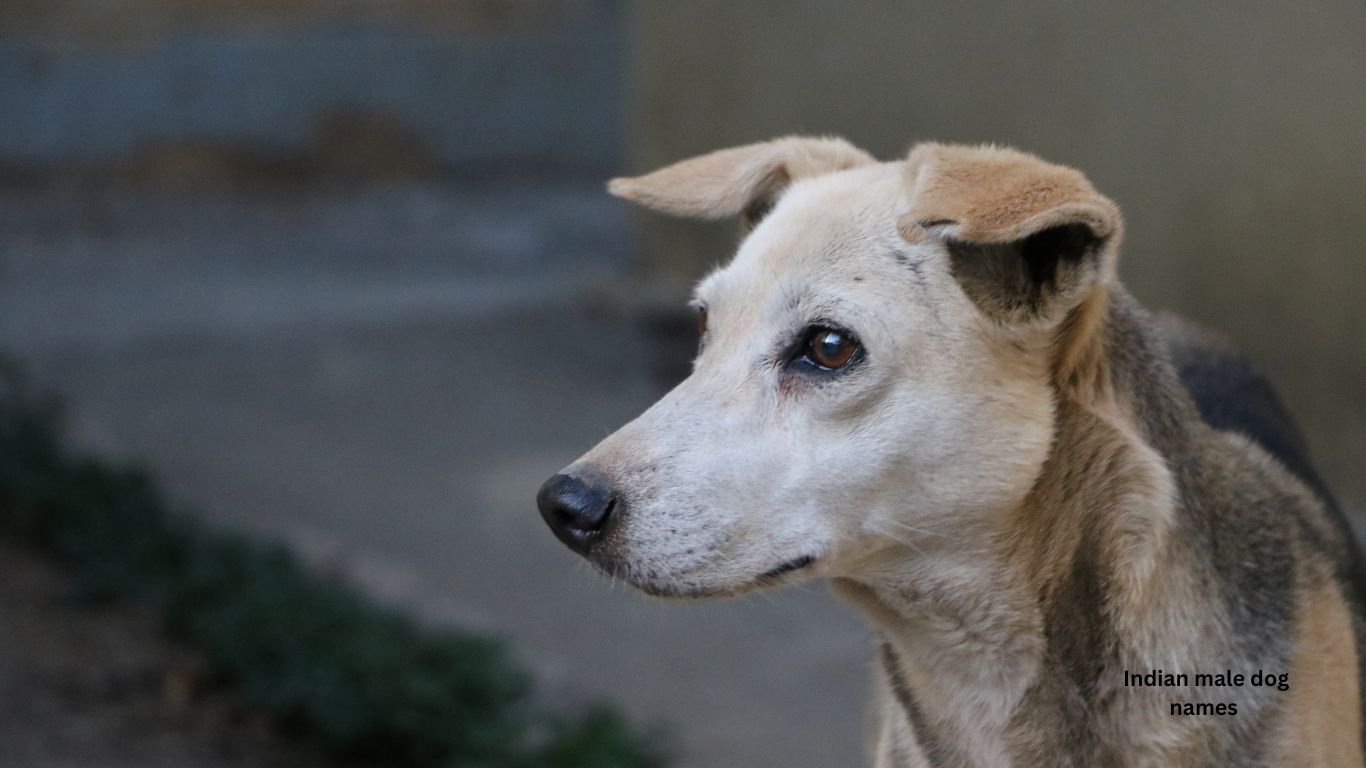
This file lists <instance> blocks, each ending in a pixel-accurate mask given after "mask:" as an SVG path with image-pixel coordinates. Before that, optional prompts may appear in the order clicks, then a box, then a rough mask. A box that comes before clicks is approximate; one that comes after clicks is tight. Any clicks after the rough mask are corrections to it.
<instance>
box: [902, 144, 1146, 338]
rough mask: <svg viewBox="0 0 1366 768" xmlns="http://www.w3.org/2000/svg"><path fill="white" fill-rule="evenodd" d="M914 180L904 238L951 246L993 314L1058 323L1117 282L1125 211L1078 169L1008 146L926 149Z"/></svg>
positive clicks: (969, 288)
mask: <svg viewBox="0 0 1366 768" xmlns="http://www.w3.org/2000/svg"><path fill="white" fill-rule="evenodd" d="M907 174H908V182H909V190H910V205H911V207H910V210H909V211H908V212H907V213H906V214H904V215H903V216H902V217H901V219H900V221H899V222H898V229H899V231H900V232H901V235H902V237H904V238H906V239H907V240H910V241H912V242H917V241H921V240H924V239H926V238H933V239H939V240H943V241H944V242H946V243H947V245H948V248H949V253H950V257H951V262H950V263H951V265H952V268H953V272H954V276H955V277H956V278H957V279H958V282H959V284H960V285H961V286H962V287H963V290H964V291H965V292H966V293H967V295H968V297H969V298H971V299H972V300H973V301H974V302H975V303H976V304H977V305H978V307H979V308H981V309H982V310H983V311H984V312H985V313H986V314H987V315H989V316H991V317H993V318H995V319H997V320H1001V321H1004V322H1014V321H1022V320H1045V321H1046V320H1059V319H1062V317H1063V316H1065V314H1066V313H1067V312H1068V311H1069V310H1071V309H1072V308H1073V307H1076V306H1077V305H1078V304H1080V303H1081V302H1082V301H1083V300H1084V299H1085V298H1086V296H1087V295H1088V294H1089V293H1091V292H1092V291H1093V290H1094V289H1096V288H1102V289H1103V287H1104V286H1105V285H1106V284H1108V283H1109V282H1110V281H1111V280H1112V279H1113V277H1114V268H1115V264H1114V262H1115V250H1116V246H1117V244H1118V241H1119V237H1120V231H1121V222H1120V216H1119V210H1118V209H1117V208H1116V207H1115V204H1114V203H1112V202H1110V200H1108V199H1107V198H1105V197H1104V196H1102V195H1101V194H1100V193H1099V192H1097V191H1096V190H1095V188H1094V187H1092V186H1091V184H1090V182H1088V181H1087V180H1086V177H1084V176H1083V175H1082V174H1081V173H1079V172H1077V171H1075V170H1073V169H1071V168H1065V167H1063V166H1060V165H1053V164H1051V163H1047V162H1044V161H1043V160H1040V159H1039V158H1037V157H1034V156H1033V155H1028V154H1025V153H1023V152H1016V151H1014V150H1009V149H1001V148H997V147H964V146H949V145H943V144H920V145H918V146H916V147H915V148H913V149H912V150H911V153H910V156H909V157H908V158H907Z"/></svg>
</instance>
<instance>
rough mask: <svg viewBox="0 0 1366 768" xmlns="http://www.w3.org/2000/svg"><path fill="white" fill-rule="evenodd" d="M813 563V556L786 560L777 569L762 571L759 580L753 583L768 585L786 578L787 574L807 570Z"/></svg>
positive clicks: (814, 560) (814, 558) (814, 559)
mask: <svg viewBox="0 0 1366 768" xmlns="http://www.w3.org/2000/svg"><path fill="white" fill-rule="evenodd" d="M815 562H816V556H815V555H802V556H801V557H794V558H793V559H791V560H788V561H787V562H785V563H783V564H782V565H780V566H778V567H777V568H770V569H768V570H767V571H764V572H763V573H761V574H759V578H757V579H755V581H756V582H757V583H759V584H763V585H769V584H772V583H774V582H776V581H778V580H779V579H781V578H782V577H783V576H786V575H787V574H789V573H794V572H796V571H800V570H802V569H803V568H808V567H810V566H811V565H812V564H813V563H815Z"/></svg>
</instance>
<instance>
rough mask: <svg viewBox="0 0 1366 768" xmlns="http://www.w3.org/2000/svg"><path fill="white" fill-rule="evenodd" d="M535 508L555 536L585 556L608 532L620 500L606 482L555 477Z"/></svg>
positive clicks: (546, 484) (546, 485) (548, 484)
mask: <svg viewBox="0 0 1366 768" xmlns="http://www.w3.org/2000/svg"><path fill="white" fill-rule="evenodd" d="M536 506H537V507H539V508H540V510H541V517H543V518H545V522H546V524H547V525H549V526H550V530H552V531H554V532H555V537H556V538H558V539H559V540H560V541H563V542H564V543H565V544H567V545H568V546H569V548H570V549H572V550H574V551H575V552H579V553H582V552H585V551H587V549H588V547H589V545H591V544H592V543H593V541H594V540H595V539H597V538H598V537H599V536H600V535H601V534H602V533H603V531H604V530H606V528H607V524H608V522H610V520H611V517H612V510H613V509H615V508H616V506H617V499H616V496H615V495H613V494H612V489H611V487H610V486H608V485H607V484H606V483H603V482H598V481H595V480H591V479H586V478H581V477H572V476H570V475H555V476H554V477H552V478H550V479H549V480H547V481H545V485H542V486H541V491H540V493H537V494H536Z"/></svg>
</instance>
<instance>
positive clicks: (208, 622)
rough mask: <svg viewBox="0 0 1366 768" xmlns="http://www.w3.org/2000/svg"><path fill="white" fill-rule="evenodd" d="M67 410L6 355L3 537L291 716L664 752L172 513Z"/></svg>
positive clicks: (522, 751) (524, 758)
mask: <svg viewBox="0 0 1366 768" xmlns="http://www.w3.org/2000/svg"><path fill="white" fill-rule="evenodd" d="M56 411H57V409H56V408H55V407H54V405H53V404H52V403H51V402H50V401H45V400H43V399H42V398H40V397H37V396H35V395H34V394H33V392H32V391H31V390H30V389H29V388H28V387H27V386H26V385H25V383H24V382H23V380H22V378H21V377H20V376H18V375H17V374H16V373H15V372H14V371H13V370H12V369H10V368H6V367H4V366H2V365H0V533H4V534H7V535H11V536H17V537H21V538H23V539H25V540H27V541H30V542H32V543H34V544H36V545H37V546H39V547H41V548H43V549H45V550H47V551H48V552H50V553H51V554H53V555H54V556H55V557H57V558H58V559H60V560H61V561H63V562H64V563H66V564H67V565H68V566H69V567H70V568H71V569H72V570H73V571H74V572H75V573H76V575H77V577H78V580H79V583H80V589H79V594H78V596H79V597H80V598H82V599H85V600H92V601H102V600H116V599H140V600H145V601H152V602H153V603H154V604H155V605H157V606H158V607H160V608H161V610H162V615H163V617H164V620H165V623H166V627H167V629H168V630H169V631H170V632H172V633H173V634H175V635H176V636H178V637H181V638H183V639H185V640H186V641H188V642H189V643H191V644H193V645H194V646H196V647H198V648H200V649H202V651H203V652H204V653H205V654H206V656H207V657H208V659H209V660H210V662H211V663H212V664H213V665H214V667H215V669H216V671H217V672H218V674H219V675H221V676H222V677H223V678H224V679H225V680H227V681H229V682H230V683H232V684H233V685H235V686H236V687H237V688H238V689H239V690H240V691H241V693H242V695H243V696H244V698H245V699H246V700H247V701H249V702H250V703H251V704H252V705H254V706H256V707H258V708H259V709H261V710H262V711H264V712H266V713H269V714H270V715H272V716H273V717H274V718H275V719H276V721H277V722H278V723H280V725H281V727H282V728H284V729H286V730H288V731H290V732H292V733H295V734H297V735H298V736H299V737H301V738H304V739H308V740H310V741H312V742H314V743H316V744H317V745H318V746H319V747H320V748H322V749H324V750H325V751H327V752H328V753H330V754H334V755H338V756H341V757H345V758H356V759H369V760H375V761H377V762H381V763H382V764H384V765H393V766H443V767H449V768H561V767H563V768H568V767H570V766H573V767H574V768H645V767H647V766H657V765H660V764H662V761H661V760H660V758H659V757H658V756H657V754H656V753H655V752H654V751H652V750H651V749H649V748H648V747H647V746H646V745H645V743H644V742H643V741H642V739H641V738H640V737H639V736H638V735H637V734H636V733H635V732H634V731H632V730H631V729H630V728H629V727H628V725H627V724H626V723H625V722H624V721H623V720H622V719H621V718H620V717H619V716H618V715H616V714H615V713H613V712H611V711H609V710H595V711H591V712H589V713H587V714H586V715H584V716H582V717H581V718H578V719H573V720H566V719H564V718H562V717H558V716H554V715H550V714H547V713H544V712H538V711H536V710H535V709H534V708H533V706H532V705H531V703H530V694H531V687H530V682H529V680H528V679H527V677H526V675H525V674H524V673H523V672H522V671H521V670H520V669H518V668H517V666H516V665H515V664H514V663H513V661H512V660H511V659H510V658H509V657H508V654H507V652H506V651H505V650H504V648H503V647H502V646H501V645H499V644H498V643H496V642H493V641H490V640H488V639H484V638H478V637H471V636H467V635H463V634H456V633H453V632H433V631H430V630H427V629H423V628H419V627H417V626H415V625H414V624H413V623H412V622H410V621H409V620H408V619H406V618H404V617H402V616H400V615H398V614H396V613H392V612H389V611H386V610H383V609H381V608H378V607H376V606H374V605H372V604H370V603H368V602H366V601H365V600H363V599H362V598H360V597H359V596H357V595H356V594H355V593H354V592H352V591H349V590H347V589H345V588H344V587H342V586H339V585H335V584H329V583H326V582H324V581H321V580H319V579H316V578H314V577H312V576H310V575H309V574H307V573H306V572H305V571H304V570H303V569H302V568H301V567H300V566H299V564H298V563H297V561H295V560H294V558H293V557H291V556H290V555H289V553H287V552H286V551H284V550H283V549H280V548H273V547H267V546H264V545H262V544H259V543H256V542H254V541H251V540H248V539H246V538H243V537H239V536H234V535H230V534H227V533H223V532H220V531H215V530H210V529H208V528H206V527H204V526H202V525H198V524H196V523H194V522H193V521H192V520H191V519H190V518H188V517H185V516H182V515H178V514H174V513H172V512H170V511H168V509H167V506H166V503H165V501H164V500H163V499H162V497H161V495H160V493H159V492H158V490H157V487H156V485H155V484H154V483H153V482H152V481H151V480H150V479H149V478H148V476H147V475H146V474H144V473H142V472H138V471H136V470H133V469H125V468H116V467H111V466H109V465H107V464H104V463H102V462H100V461H98V460H94V459H91V458H87V457H82V456H78V455H74V454H73V453H72V452H70V451H69V450H67V449H66V448H65V447H64V446H63V445H62V442H61V440H60V437H59V431H58V429H57V428H56Z"/></svg>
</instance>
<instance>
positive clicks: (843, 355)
mask: <svg viewBox="0 0 1366 768" xmlns="http://www.w3.org/2000/svg"><path fill="white" fill-rule="evenodd" d="M807 338H808V341H807V342H806V357H807V359H808V360H810V361H811V362H813V363H815V364H816V365H818V366H820V367H821V368H825V369H827V370H831V371H836V370H839V369H840V368H843V367H844V366H846V365H848V364H849V361H850V360H852V359H854V355H855V354H856V353H857V352H858V349H859V345H858V341H856V340H855V339H854V337H853V336H851V335H850V334H848V333H846V332H845V331H840V330H836V329H834V328H821V327H817V328H815V329H813V330H812V331H811V333H810V335H809V336H808V337H807Z"/></svg>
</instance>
